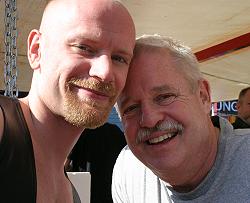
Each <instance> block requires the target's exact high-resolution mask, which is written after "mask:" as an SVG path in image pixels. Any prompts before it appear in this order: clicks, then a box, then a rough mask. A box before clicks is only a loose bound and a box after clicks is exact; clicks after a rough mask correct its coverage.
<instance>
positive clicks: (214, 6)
mask: <svg viewBox="0 0 250 203" xmlns="http://www.w3.org/2000/svg"><path fill="white" fill-rule="evenodd" d="M17 1H18V0H17ZM123 3H124V4H125V5H126V6H127V8H128V9H129V11H130V13H131V14H132V16H133V18H134V21H135V24H136V29H137V36H139V35H142V34H154V33H159V34H161V35H168V36H172V37H174V38H176V39H178V40H180V41H182V42H184V43H185V44H186V45H188V46H190V47H191V48H192V49H193V51H194V52H195V53H196V54H197V57H198V58H199V59H202V60H201V63H200V69H201V71H202V73H203V74H204V75H205V77H206V78H207V79H208V80H209V81H210V84H211V89H212V100H213V101H221V100H230V99H236V98H237V96H238V93H239V91H240V90H241V89H242V88H244V87H246V86H250V48H249V45H250V0H237V1H235V0H210V1H204V0H203V1H202V0H189V1H187V0H174V1H173V0H123ZM17 4H18V16H19V20H18V33H19V38H18V54H19V56H18V67H19V76H18V87H19V89H20V90H22V91H28V90H29V86H30V80H31V70H30V68H29V65H28V63H27V59H26V38H27V36H28V33H29V31H30V30H31V29H32V28H37V27H38V26H39V21H40V18H41V15H42V10H43V8H44V5H45V1H43V0H25V1H23V0H22V1H21V0H19V1H18V2H17ZM0 13H1V16H0V19H2V20H0V30H1V33H2V35H0V70H2V73H3V59H4V40H3V33H4V1H0ZM121 23H122V22H121ZM2 78H3V74H2V75H1V74H0V80H1V81H3V79H2ZM0 88H1V89H3V82H2V83H0Z"/></svg>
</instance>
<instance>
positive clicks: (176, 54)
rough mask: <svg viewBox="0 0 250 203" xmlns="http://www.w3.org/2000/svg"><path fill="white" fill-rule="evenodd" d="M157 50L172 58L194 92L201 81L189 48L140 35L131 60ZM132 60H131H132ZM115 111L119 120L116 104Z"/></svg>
mask: <svg viewBox="0 0 250 203" xmlns="http://www.w3.org/2000/svg"><path fill="white" fill-rule="evenodd" d="M158 49H163V50H166V51H167V52H168V53H169V54H170V56H171V57H172V58H173V61H174V63H176V65H177V66H176V67H177V68H178V71H179V72H180V73H182V74H183V75H184V77H185V78H186V80H187V81H188V82H189V84H190V89H191V91H192V92H194V91H195V90H196V89H197V87H198V81H199V80H201V79H203V76H202V74H201V72H200V69H199V64H198V61H197V58H196V57H195V55H194V54H193V52H192V50H191V48H189V47H187V46H185V45H184V44H182V43H180V42H179V41H177V40H174V39H173V38H171V37H166V36H160V35H158V34H154V35H142V36H140V37H138V38H137V39H136V44H135V48H134V55H133V59H135V58H136V57H137V56H138V55H139V54H140V53H141V52H142V51H148V52H150V51H152V52H153V51H157V50H158ZM133 59H132V60H133ZM115 109H116V111H117V113H118V116H119V118H120V119H121V115H120V112H119V108H118V105H117V103H116V104H115Z"/></svg>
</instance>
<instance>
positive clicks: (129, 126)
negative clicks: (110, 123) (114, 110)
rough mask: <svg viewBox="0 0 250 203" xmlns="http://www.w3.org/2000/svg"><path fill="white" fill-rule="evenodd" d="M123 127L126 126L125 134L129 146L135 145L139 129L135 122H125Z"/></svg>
mask: <svg viewBox="0 0 250 203" xmlns="http://www.w3.org/2000/svg"><path fill="white" fill-rule="evenodd" d="M123 126H124V132H125V136H126V140H127V142H128V144H129V145H130V144H132V145H134V143H135V142H136V141H135V140H136V137H137V131H138V127H137V126H136V123H135V122H132V121H123Z"/></svg>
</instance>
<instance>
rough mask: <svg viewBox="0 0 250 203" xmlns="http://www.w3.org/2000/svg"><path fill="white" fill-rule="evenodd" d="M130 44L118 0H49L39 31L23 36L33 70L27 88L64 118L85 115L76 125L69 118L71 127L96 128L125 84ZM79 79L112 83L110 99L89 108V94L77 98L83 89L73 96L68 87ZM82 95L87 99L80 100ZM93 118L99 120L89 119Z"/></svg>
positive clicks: (131, 34)
mask: <svg viewBox="0 0 250 203" xmlns="http://www.w3.org/2000/svg"><path fill="white" fill-rule="evenodd" d="M134 45H135V26H134V23H133V20H132V18H131V16H130V14H129V12H128V11H127V9H126V8H125V7H124V6H123V5H122V4H121V3H119V2H118V1H112V0H53V1H50V2H49V3H48V5H47V7H46V9H45V11H44V14H43V17H42V21H41V25H40V29H39V30H32V31H31V33H30V35H29V38H28V59H29V62H30V65H31V67H32V68H33V69H34V74H33V79H32V86H31V90H33V89H34V91H30V92H33V93H34V94H36V95H38V96H39V99H42V100H43V103H46V105H47V106H49V108H50V109H51V110H52V111H53V112H55V113H57V114H58V115H61V116H62V117H64V118H73V117H74V116H72V115H76V116H75V118H79V117H81V118H84V116H85V115H87V117H86V116H85V117H86V119H85V120H84V121H80V122H81V124H79V123H77V124H76V122H78V121H75V120H74V121H72V120H70V119H68V120H67V121H69V120H70V121H69V122H70V123H73V124H74V125H76V126H82V125H87V124H86V123H91V125H92V124H93V125H94V126H95V127H96V126H97V125H99V124H100V123H102V122H103V121H105V119H106V117H107V116H108V114H109V111H110V110H111V108H112V106H113V104H114V103H115V99H116V98H117V97H118V94H119V93H120V92H121V90H122V89H123V87H124V85H125V81H126V77H127V72H128V67H129V64H130V61H131V59H132V56H133V49H134ZM79 78H80V79H81V80H84V81H85V80H89V81H92V82H93V81H95V82H96V83H100V82H101V83H104V84H103V85H106V84H109V85H110V86H112V87H113V88H112V89H113V90H112V92H110V93H107V94H108V95H109V96H108V97H110V98H109V99H108V100H109V102H108V103H105V102H104V103H101V104H100V105H99V106H98V105H93V104H91V105H92V106H91V105H90V104H89V101H90V100H91V101H92V100H93V98H92V97H91V98H89V99H86V98H87V97H88V95H84V96H82V94H85V93H84V92H85V91H81V93H79V94H80V95H78V94H77V92H78V90H77V91H76V90H75V89H78V88H76V87H75V85H74V88H72V90H71V89H69V84H71V83H70V82H69V81H73V79H74V80H75V79H79ZM71 79H72V80H71ZM97 81H98V82H97ZM78 86H79V85H77V87H78ZM81 86H83V85H81ZM53 87H54V88H53ZM43 89H44V90H45V89H49V90H50V91H44V90H43ZM80 89H81V88H80ZM86 89H89V87H88V88H87V87H86ZM71 91H72V92H71ZM87 92H88V91H87ZM91 94H92V93H91ZM55 95H57V101H52V102H51V99H50V100H49V98H55ZM72 95H73V96H72ZM111 95H112V96H111ZM111 97H112V98H111ZM83 99H84V100H85V101H86V103H84V102H82V100H83ZM72 100H74V102H72ZM59 102H61V108H60V107H59V105H58V103H59ZM72 103H74V105H73V108H71V107H72ZM68 104H69V105H68ZM84 105H85V106H84ZM69 107H70V108H69ZM61 109H63V112H61V111H62V110H61ZM79 110H80V111H81V112H79ZM79 115H82V116H79ZM88 115H90V116H88ZM92 118H96V120H98V121H96V122H93V120H91V119H92ZM87 120H88V121H87ZM85 121H86V122H85ZM87 126H88V127H93V126H90V125H87ZM85 127H86V126H85Z"/></svg>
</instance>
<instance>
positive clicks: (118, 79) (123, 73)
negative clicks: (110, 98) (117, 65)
mask: <svg viewBox="0 0 250 203" xmlns="http://www.w3.org/2000/svg"><path fill="white" fill-rule="evenodd" d="M114 74H115V84H116V88H117V90H118V91H119V93H120V92H121V91H122V90H123V88H124V86H125V83H126V79H127V74H128V71H127V70H118V71H116V72H115V73H114Z"/></svg>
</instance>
